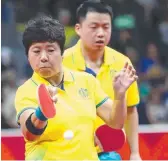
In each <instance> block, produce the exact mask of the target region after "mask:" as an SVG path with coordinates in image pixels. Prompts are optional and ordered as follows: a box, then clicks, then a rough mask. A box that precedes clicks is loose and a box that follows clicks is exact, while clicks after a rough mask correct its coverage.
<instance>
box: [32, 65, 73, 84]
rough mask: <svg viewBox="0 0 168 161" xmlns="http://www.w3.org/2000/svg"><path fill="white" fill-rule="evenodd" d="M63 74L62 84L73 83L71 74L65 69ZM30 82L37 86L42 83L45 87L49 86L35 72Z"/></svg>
mask: <svg viewBox="0 0 168 161" xmlns="http://www.w3.org/2000/svg"><path fill="white" fill-rule="evenodd" d="M63 72H64V80H63V82H69V83H70V82H74V76H73V73H72V72H71V71H70V70H69V69H67V68H65V67H64V68H63ZM31 80H32V81H33V82H34V83H35V84H36V85H39V84H41V83H44V84H45V85H50V83H49V82H48V81H47V80H46V79H44V78H43V77H41V76H40V75H39V74H37V73H36V72H34V73H33V75H32V78H31Z"/></svg>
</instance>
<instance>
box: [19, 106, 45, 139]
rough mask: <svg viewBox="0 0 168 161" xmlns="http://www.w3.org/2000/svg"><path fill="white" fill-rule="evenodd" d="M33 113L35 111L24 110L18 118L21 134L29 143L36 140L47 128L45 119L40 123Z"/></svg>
mask: <svg viewBox="0 0 168 161" xmlns="http://www.w3.org/2000/svg"><path fill="white" fill-rule="evenodd" d="M35 111H36V109H35V110H32V109H28V110H25V111H24V112H23V113H22V114H21V115H20V118H19V122H20V127H21V130H22V133H23V135H24V137H25V138H26V139H27V140H29V141H34V140H36V139H38V138H39V137H40V136H41V135H42V134H43V132H44V131H45V128H46V127H47V119H46V120H45V121H41V120H40V119H39V118H37V116H36V114H35Z"/></svg>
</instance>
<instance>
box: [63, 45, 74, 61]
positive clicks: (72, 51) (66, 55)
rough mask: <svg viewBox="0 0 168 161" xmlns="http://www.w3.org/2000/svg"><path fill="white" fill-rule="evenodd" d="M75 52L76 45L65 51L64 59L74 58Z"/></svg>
mask: <svg viewBox="0 0 168 161" xmlns="http://www.w3.org/2000/svg"><path fill="white" fill-rule="evenodd" d="M74 50H75V45H74V46H72V47H70V48H68V49H66V50H65V51H64V54H63V57H64V58H67V57H70V56H72V54H73V53H74Z"/></svg>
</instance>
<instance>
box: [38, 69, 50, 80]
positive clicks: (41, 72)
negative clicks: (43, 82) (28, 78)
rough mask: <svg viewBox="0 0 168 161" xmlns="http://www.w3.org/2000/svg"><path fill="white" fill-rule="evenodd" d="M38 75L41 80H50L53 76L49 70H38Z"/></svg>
mask: <svg viewBox="0 0 168 161" xmlns="http://www.w3.org/2000/svg"><path fill="white" fill-rule="evenodd" d="M38 73H39V75H40V76H41V77H43V78H50V77H51V76H52V75H53V74H52V71H51V70H50V69H42V70H39V72H38Z"/></svg>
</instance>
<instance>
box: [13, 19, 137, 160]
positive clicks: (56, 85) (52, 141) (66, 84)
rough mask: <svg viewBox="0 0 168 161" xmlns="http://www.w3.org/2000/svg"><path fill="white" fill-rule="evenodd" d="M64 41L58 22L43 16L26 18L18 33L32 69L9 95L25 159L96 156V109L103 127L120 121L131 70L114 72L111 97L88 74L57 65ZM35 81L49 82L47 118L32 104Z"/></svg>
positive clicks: (132, 77) (35, 98)
mask: <svg viewBox="0 0 168 161" xmlns="http://www.w3.org/2000/svg"><path fill="white" fill-rule="evenodd" d="M64 43H65V33H64V27H63V25H61V24H60V23H59V22H58V21H57V20H54V19H52V18H50V17H46V16H42V17H36V18H34V19H32V20H30V21H29V22H28V24H27V26H26V28H25V31H24V33H23V45H24V47H25V51H26V54H27V58H28V61H29V63H30V65H31V67H32V69H33V71H34V74H33V76H32V77H31V78H30V79H28V80H27V81H26V82H25V83H24V84H23V85H21V86H20V87H19V88H18V90H17V92H16V99H15V107H16V111H17V121H18V123H19V124H20V127H21V130H22V133H23V136H24V138H25V141H26V144H25V149H26V153H25V156H26V160H98V155H97V152H96V148H95V146H94V123H95V119H96V113H97V115H98V116H99V117H100V118H101V119H102V120H104V121H105V122H106V123H107V124H108V125H109V126H112V127H113V126H114V125H115V126H116V128H123V125H124V121H125V118H126V110H127V108H126V90H127V89H128V88H129V86H130V85H131V84H132V83H133V82H134V81H136V80H137V76H136V74H135V70H134V69H133V68H131V66H130V65H128V64H126V66H125V67H124V68H123V70H121V71H120V72H119V73H118V74H117V75H116V77H115V78H114V80H113V81H114V83H113V87H111V88H114V92H115V96H114V100H113V101H112V100H111V99H109V98H108V97H107V95H106V94H104V92H103V91H102V89H101V88H100V85H99V82H98V81H97V80H96V79H95V78H94V77H93V76H92V75H90V74H87V73H81V72H71V71H69V70H68V69H66V68H63V67H62V53H63V48H64ZM40 84H45V85H46V86H50V87H49V88H48V91H49V93H50V95H51V99H53V101H55V108H56V115H55V116H54V117H53V118H46V117H45V114H44V113H42V110H41V106H40V105H39V103H38V96H37V89H38V86H39V85H40ZM51 87H52V88H51ZM55 89H57V90H55ZM46 108H48V110H50V107H46ZM119 116H120V117H119ZM67 131H71V132H72V133H73V137H71V138H70V139H66V137H64V136H65V134H66V132H67Z"/></svg>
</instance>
